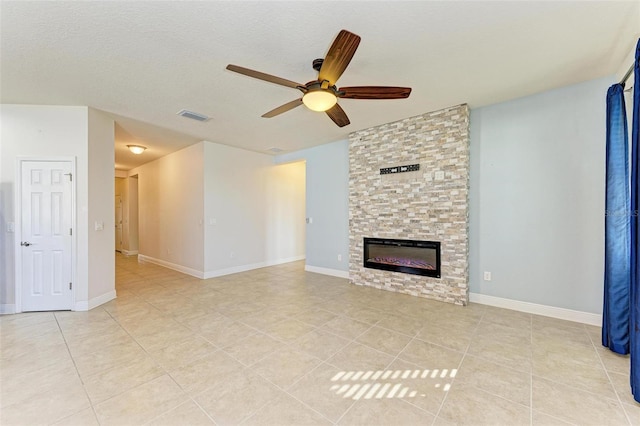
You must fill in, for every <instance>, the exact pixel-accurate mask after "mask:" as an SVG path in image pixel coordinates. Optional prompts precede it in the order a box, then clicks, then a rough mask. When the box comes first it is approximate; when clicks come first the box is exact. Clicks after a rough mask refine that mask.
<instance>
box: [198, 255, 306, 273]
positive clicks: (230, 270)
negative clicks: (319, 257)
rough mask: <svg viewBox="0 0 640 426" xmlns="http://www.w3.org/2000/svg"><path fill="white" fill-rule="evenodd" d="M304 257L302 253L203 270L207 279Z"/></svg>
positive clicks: (295, 260)
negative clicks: (300, 254) (265, 260)
mask: <svg viewBox="0 0 640 426" xmlns="http://www.w3.org/2000/svg"><path fill="white" fill-rule="evenodd" d="M304 259H305V256H304V255H302V256H294V257H286V258H284V259H278V260H270V261H267V262H258V263H251V264H248V265H240V266H233V267H231V268H225V269H216V270H214V271H207V272H205V273H204V278H205V279H207V278H216V277H222V276H224V275H231V274H237V273H239V272H247V271H251V270H253V269H260V268H266V267H268V266H275V265H282V264H283V263H290V262H297V261H299V260H304Z"/></svg>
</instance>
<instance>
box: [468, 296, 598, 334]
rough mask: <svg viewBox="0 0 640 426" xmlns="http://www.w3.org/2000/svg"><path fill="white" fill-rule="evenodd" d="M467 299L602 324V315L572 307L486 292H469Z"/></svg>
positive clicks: (581, 321) (530, 312)
mask: <svg viewBox="0 0 640 426" xmlns="http://www.w3.org/2000/svg"><path fill="white" fill-rule="evenodd" d="M469 301H470V302H474V303H480V304H481V305H489V306H495V307H497V308H505V309H512V310H514V311H520V312H526V313H529V314H536V315H542V316H545V317H551V318H558V319H562V320H567V321H574V322H580V323H583V324H589V325H595V326H598V327H600V326H602V315H600V314H592V313H590V312H582V311H574V310H572V309H565V308H557V307H555V306H547V305H538V304H537V303H529V302H521V301H519V300H512V299H504V298H502V297H495V296H488V295H486V294H479V293H469Z"/></svg>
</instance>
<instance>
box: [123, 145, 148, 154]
mask: <svg viewBox="0 0 640 426" xmlns="http://www.w3.org/2000/svg"><path fill="white" fill-rule="evenodd" d="M127 148H129V151H131V152H133V153H134V154H136V155H139V154H142V153H143V152H144V150H145V149H147V147H146V146H142V145H127Z"/></svg>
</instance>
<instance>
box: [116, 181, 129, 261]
mask: <svg viewBox="0 0 640 426" xmlns="http://www.w3.org/2000/svg"><path fill="white" fill-rule="evenodd" d="M114 194H115V196H116V197H118V196H120V199H121V201H122V246H121V249H122V251H126V250H127V247H128V246H129V241H128V240H129V229H128V228H129V227H128V225H127V222H128V220H127V205H128V200H129V187H128V185H127V178H121V177H116V178H115V179H114ZM114 207H116V208H117V207H118V206H117V205H116V206H114ZM114 234H115V232H114ZM114 238H115V235H114ZM116 250H118V244H117V242H116Z"/></svg>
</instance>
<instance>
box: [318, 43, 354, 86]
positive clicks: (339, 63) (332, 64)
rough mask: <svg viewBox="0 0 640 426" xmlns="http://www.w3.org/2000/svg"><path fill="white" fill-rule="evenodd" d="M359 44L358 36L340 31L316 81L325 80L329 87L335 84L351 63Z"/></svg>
mask: <svg viewBox="0 0 640 426" xmlns="http://www.w3.org/2000/svg"><path fill="white" fill-rule="evenodd" d="M359 44H360V36H357V35H355V34H353V33H350V32H349V31H347V30H342V31H340V33H339V34H338V36H337V37H336V39H335V40H334V41H333V44H332V45H331V47H330V48H329V52H328V53H327V56H326V57H325V58H324V62H322V67H321V68H320V74H318V80H320V81H323V80H327V81H329V85H331V86H333V85H334V84H336V81H338V79H339V78H340V76H341V75H342V73H343V72H344V70H345V69H346V68H347V65H349V62H351V58H353V55H354V54H355V53H356V49H357V48H358V45H359Z"/></svg>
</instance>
